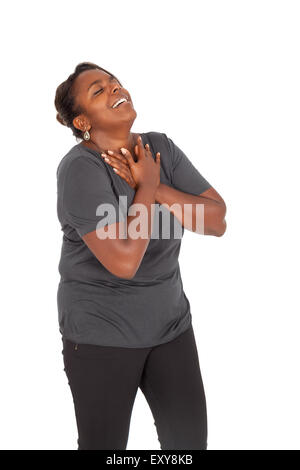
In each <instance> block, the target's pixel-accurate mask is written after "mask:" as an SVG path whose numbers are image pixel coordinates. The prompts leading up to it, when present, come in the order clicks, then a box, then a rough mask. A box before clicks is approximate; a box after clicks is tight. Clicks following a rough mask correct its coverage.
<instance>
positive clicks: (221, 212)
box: [213, 202, 227, 237]
mask: <svg viewBox="0 0 300 470" xmlns="http://www.w3.org/2000/svg"><path fill="white" fill-rule="evenodd" d="M226 210H227V208H226V204H225V202H222V203H220V204H219V205H218V210H217V213H216V217H215V227H214V233H213V235H214V236H215V237H222V236H223V235H224V233H225V232H226V228H227V223H226V220H225V215H226Z"/></svg>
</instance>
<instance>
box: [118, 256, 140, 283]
mask: <svg viewBox="0 0 300 470" xmlns="http://www.w3.org/2000/svg"><path fill="white" fill-rule="evenodd" d="M136 272H137V268H136V266H134V265H133V264H132V263H130V262H127V261H125V262H124V263H122V264H121V263H119V265H118V270H116V272H115V273H113V274H114V275H115V276H117V277H119V278H120V279H127V280H130V279H133V278H134V276H135V274H136Z"/></svg>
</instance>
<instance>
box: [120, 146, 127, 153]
mask: <svg viewBox="0 0 300 470" xmlns="http://www.w3.org/2000/svg"><path fill="white" fill-rule="evenodd" d="M120 150H121V152H122V153H123V155H125V153H126V149H124V148H123V147H122V148H121V149H120Z"/></svg>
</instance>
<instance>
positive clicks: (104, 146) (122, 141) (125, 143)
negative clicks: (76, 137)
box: [82, 131, 139, 158]
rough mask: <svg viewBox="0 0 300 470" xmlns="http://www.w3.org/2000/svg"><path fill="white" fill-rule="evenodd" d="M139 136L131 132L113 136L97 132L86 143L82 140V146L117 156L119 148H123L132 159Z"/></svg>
mask: <svg viewBox="0 0 300 470" xmlns="http://www.w3.org/2000/svg"><path fill="white" fill-rule="evenodd" d="M138 135H139V134H135V133H132V132H127V133H126V132H125V133H124V132H121V131H119V132H118V133H115V134H114V135H113V136H110V135H108V134H107V133H104V132H101V131H99V132H97V134H95V133H93V135H91V139H90V140H88V141H86V140H83V141H82V144H83V145H85V146H86V147H89V148H91V149H93V150H96V151H97V152H99V153H102V152H107V150H112V151H113V152H116V153H117V154H119V153H120V148H121V147H124V148H126V149H127V150H129V151H130V153H131V155H132V157H133V158H134V156H135V153H134V146H135V144H136V143H137V137H138Z"/></svg>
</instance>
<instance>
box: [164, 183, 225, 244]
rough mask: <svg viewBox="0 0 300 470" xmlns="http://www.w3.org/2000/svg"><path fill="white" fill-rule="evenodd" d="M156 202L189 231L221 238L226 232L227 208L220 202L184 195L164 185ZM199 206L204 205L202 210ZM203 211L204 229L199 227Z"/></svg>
mask: <svg viewBox="0 0 300 470" xmlns="http://www.w3.org/2000/svg"><path fill="white" fill-rule="evenodd" d="M155 200H156V201H157V202H159V203H160V204H162V205H163V206H165V207H166V208H167V209H168V210H170V212H172V214H173V215H174V216H175V217H176V218H177V219H178V221H179V222H180V223H181V225H183V226H184V228H186V229H187V230H190V231H192V232H196V233H200V234H203V235H215V236H221V235H222V234H223V233H224V232H225V230H226V222H225V220H224V218H225V214H226V206H225V204H224V203H223V202H220V201H219V200H215V199H210V198H207V197H202V196H195V195H193V194H188V193H184V192H182V191H179V190H177V189H175V188H173V187H171V186H168V185H165V184H162V183H160V185H159V186H158V188H157V190H156V193H155ZM198 204H203V206H202V208H201V207H200V206H197V205H198ZM172 206H173V207H172ZM201 210H203V211H204V220H203V224H204V226H203V227H201V226H199V217H200V215H201ZM197 222H198V224H197ZM200 225H201V224H200ZM203 228H204V231H203Z"/></svg>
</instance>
